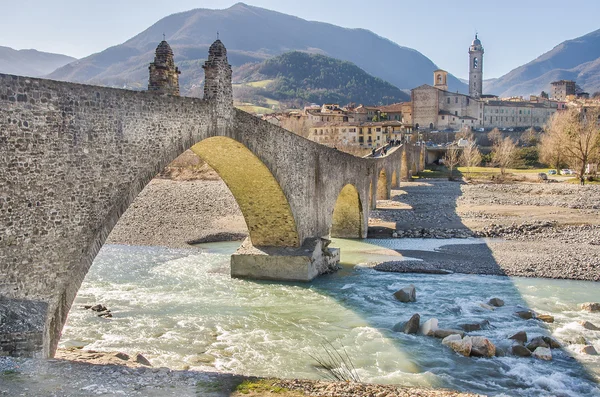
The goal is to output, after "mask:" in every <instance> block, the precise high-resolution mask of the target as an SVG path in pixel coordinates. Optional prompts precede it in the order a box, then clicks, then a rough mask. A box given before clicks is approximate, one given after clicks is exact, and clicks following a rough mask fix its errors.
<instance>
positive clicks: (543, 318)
mask: <svg viewBox="0 0 600 397" xmlns="http://www.w3.org/2000/svg"><path fill="white" fill-rule="evenodd" d="M536 318H537V319H538V320H540V321H543V322H545V323H549V324H552V323H553V322H554V317H553V316H551V315H549V314H539V315H538V316H536Z"/></svg>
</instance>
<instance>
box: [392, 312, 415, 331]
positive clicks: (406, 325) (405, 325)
mask: <svg viewBox="0 0 600 397" xmlns="http://www.w3.org/2000/svg"><path fill="white" fill-rule="evenodd" d="M420 322H421V316H420V315H419V313H416V314H413V315H412V317H411V318H410V319H409V320H408V321H406V322H400V323H398V324H396V325H395V326H394V328H393V330H394V331H396V332H404V333H405V334H416V333H417V332H419V328H420Z"/></svg>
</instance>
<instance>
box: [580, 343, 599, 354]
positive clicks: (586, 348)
mask: <svg viewBox="0 0 600 397" xmlns="http://www.w3.org/2000/svg"><path fill="white" fill-rule="evenodd" d="M580 353H581V354H587V355H589V356H597V355H598V351H597V350H596V348H595V347H594V346H592V345H587V346H583V347H582V348H581V350H580Z"/></svg>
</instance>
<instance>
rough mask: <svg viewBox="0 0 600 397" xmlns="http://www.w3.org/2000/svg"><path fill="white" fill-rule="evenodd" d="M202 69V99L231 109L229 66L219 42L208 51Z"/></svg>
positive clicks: (231, 89)
mask: <svg viewBox="0 0 600 397" xmlns="http://www.w3.org/2000/svg"><path fill="white" fill-rule="evenodd" d="M202 68H203V69H204V99H206V100H214V101H218V102H219V104H220V105H222V106H227V107H233V88H232V86H231V73H232V71H231V65H230V64H229V62H228V61H227V49H226V48H225V46H224V45H223V43H222V42H221V40H218V39H217V41H215V42H214V43H213V44H212V45H211V46H210V49H209V50H208V61H206V62H205V63H204V65H203V66H202Z"/></svg>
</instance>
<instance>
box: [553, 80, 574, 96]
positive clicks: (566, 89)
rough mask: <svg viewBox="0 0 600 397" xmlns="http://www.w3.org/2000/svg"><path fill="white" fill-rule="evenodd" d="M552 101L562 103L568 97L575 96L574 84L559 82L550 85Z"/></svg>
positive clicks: (570, 81)
mask: <svg viewBox="0 0 600 397" xmlns="http://www.w3.org/2000/svg"><path fill="white" fill-rule="evenodd" d="M551 84H552V99H554V100H556V101H564V100H566V99H567V96H569V95H575V93H576V84H575V82H574V81H572V80H559V81H553V82H552V83H551Z"/></svg>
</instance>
